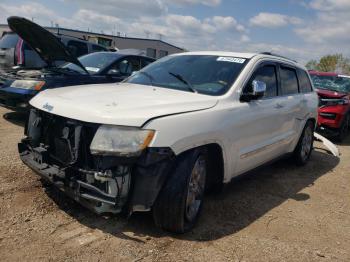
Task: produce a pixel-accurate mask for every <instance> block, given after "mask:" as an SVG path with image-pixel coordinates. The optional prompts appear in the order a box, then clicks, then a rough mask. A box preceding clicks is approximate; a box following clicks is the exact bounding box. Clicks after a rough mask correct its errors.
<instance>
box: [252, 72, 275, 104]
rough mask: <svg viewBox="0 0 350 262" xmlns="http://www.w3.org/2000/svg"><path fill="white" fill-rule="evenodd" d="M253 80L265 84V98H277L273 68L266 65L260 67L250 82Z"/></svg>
mask: <svg viewBox="0 0 350 262" xmlns="http://www.w3.org/2000/svg"><path fill="white" fill-rule="evenodd" d="M253 80H258V81H262V82H264V83H265V84H266V92H265V95H264V97H265V98H268V97H274V96H277V76H276V67H275V66H273V65H266V66H263V67H260V68H259V69H258V70H257V71H256V72H255V73H254V76H253V79H252V81H253ZM252 81H251V82H252ZM251 82H250V83H251Z"/></svg>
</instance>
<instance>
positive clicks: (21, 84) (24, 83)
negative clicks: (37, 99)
mask: <svg viewBox="0 0 350 262" xmlns="http://www.w3.org/2000/svg"><path fill="white" fill-rule="evenodd" d="M44 85H45V81H35V80H15V81H13V82H12V84H11V87H15V88H22V89H28V90H36V91H39V90H40V89H41V88H42V87H43V86H44Z"/></svg>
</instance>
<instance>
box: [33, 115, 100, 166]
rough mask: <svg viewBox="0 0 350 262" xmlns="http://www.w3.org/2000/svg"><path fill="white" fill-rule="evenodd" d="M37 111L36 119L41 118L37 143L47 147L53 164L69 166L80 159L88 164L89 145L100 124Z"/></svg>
mask: <svg viewBox="0 0 350 262" xmlns="http://www.w3.org/2000/svg"><path fill="white" fill-rule="evenodd" d="M35 111H36V114H37V117H35V118H34V121H35V119H37V118H39V119H40V120H39V122H40V124H39V125H40V135H39V138H38V141H37V143H35V144H39V145H40V147H44V148H46V150H47V152H48V156H49V160H50V161H51V164H56V165H59V166H68V165H72V164H74V163H76V162H78V160H79V162H81V165H84V166H88V165H89V160H90V158H91V155H90V150H89V148H87V146H90V143H91V141H92V139H93V136H94V135H95V133H96V130H97V128H98V125H91V124H87V123H84V122H80V121H77V120H73V119H69V118H65V117H61V116H57V115H53V114H50V113H46V112H44V111H38V110H35ZM31 114H32V112H31ZM32 121H33V120H32ZM36 121H38V120H36ZM29 124H30V123H29ZM28 136H30V134H28ZM82 167H83V166H82Z"/></svg>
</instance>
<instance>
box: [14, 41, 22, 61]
mask: <svg viewBox="0 0 350 262" xmlns="http://www.w3.org/2000/svg"><path fill="white" fill-rule="evenodd" d="M15 63H16V65H24V51H23V39H21V38H19V40H18V42H17V45H16V49H15Z"/></svg>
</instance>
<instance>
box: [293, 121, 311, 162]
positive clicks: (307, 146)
mask: <svg viewBox="0 0 350 262" xmlns="http://www.w3.org/2000/svg"><path fill="white" fill-rule="evenodd" d="M313 143H314V124H313V122H312V121H311V120H309V121H307V122H306V125H305V127H304V130H303V132H302V134H301V136H300V138H299V141H298V144H297V146H296V148H295V150H294V153H293V155H294V159H295V161H296V163H297V165H300V166H303V165H305V164H306V163H307V161H308V160H309V158H310V156H311V153H312V150H313Z"/></svg>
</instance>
